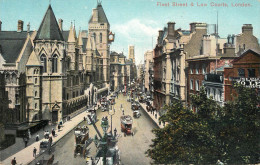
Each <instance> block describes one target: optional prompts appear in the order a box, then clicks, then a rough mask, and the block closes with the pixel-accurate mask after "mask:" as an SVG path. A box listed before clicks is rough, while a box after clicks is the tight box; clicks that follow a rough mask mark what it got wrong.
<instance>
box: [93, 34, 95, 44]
mask: <svg viewBox="0 0 260 165" xmlns="http://www.w3.org/2000/svg"><path fill="white" fill-rule="evenodd" d="M93 37H94V42H96V33H93Z"/></svg>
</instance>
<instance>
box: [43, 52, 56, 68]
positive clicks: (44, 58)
mask: <svg viewBox="0 0 260 165" xmlns="http://www.w3.org/2000/svg"><path fill="white" fill-rule="evenodd" d="M51 61H52V72H53V73H57V72H58V56H57V55H56V54H55V55H54V56H53V57H52V58H51ZM41 63H42V65H43V73H46V72H47V57H46V55H45V54H42V55H41Z"/></svg>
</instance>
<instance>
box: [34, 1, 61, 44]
mask: <svg viewBox="0 0 260 165" xmlns="http://www.w3.org/2000/svg"><path fill="white" fill-rule="evenodd" d="M35 40H58V41H64V39H63V36H62V33H61V31H60V28H59V25H58V23H57V20H56V17H55V15H54V12H53V10H52V8H51V5H49V7H48V9H47V11H46V13H45V16H44V18H43V20H42V22H41V25H40V28H39V30H38V32H37V35H36V37H35Z"/></svg>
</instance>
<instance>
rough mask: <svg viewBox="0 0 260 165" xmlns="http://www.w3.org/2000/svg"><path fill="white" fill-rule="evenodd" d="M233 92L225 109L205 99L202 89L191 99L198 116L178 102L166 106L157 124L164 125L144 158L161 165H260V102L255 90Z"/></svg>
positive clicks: (210, 99) (156, 133)
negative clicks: (190, 164)
mask: <svg viewBox="0 0 260 165" xmlns="http://www.w3.org/2000/svg"><path fill="white" fill-rule="evenodd" d="M236 89H237V96H236V97H237V98H236V99H235V100H234V101H232V102H227V103H226V104H225V105H224V107H220V106H219V105H218V104H217V103H216V102H215V101H214V100H212V98H207V95H206V93H205V90H204V88H202V89H201V90H200V93H199V94H198V95H192V96H191V103H192V105H193V106H194V107H196V109H197V111H196V112H197V113H193V111H191V110H189V109H188V108H185V107H184V106H183V105H182V103H181V102H180V101H174V103H173V104H171V105H169V106H167V105H166V106H165V107H164V109H166V110H167V112H166V114H165V115H163V116H161V117H160V121H163V122H166V123H167V125H166V126H165V127H164V128H161V129H154V130H153V132H154V134H155V139H153V140H152V142H153V143H152V144H151V145H150V148H149V149H148V150H147V152H146V154H147V155H148V156H150V157H151V158H152V159H153V160H154V163H161V164H162V163H163V164H169V163H170V164H172V163H177V164H178V163H180V164H188V163H194V164H215V163H216V162H217V160H221V161H222V162H225V163H229V164H245V163H259V157H260V155H259V153H260V152H259V148H260V146H259V139H260V132H259V126H260V120H259V119H260V117H259V105H260V99H259V96H257V93H256V92H255V90H252V89H247V88H244V87H241V86H237V87H236Z"/></svg>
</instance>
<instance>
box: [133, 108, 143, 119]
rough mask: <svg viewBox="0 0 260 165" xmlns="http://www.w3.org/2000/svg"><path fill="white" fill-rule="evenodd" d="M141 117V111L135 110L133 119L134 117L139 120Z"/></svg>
mask: <svg viewBox="0 0 260 165" xmlns="http://www.w3.org/2000/svg"><path fill="white" fill-rule="evenodd" d="M140 116H141V113H140V111H138V110H135V111H134V112H133V117H134V118H139V117H140Z"/></svg>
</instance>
